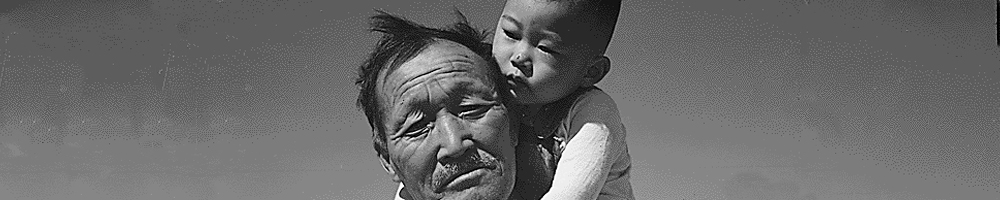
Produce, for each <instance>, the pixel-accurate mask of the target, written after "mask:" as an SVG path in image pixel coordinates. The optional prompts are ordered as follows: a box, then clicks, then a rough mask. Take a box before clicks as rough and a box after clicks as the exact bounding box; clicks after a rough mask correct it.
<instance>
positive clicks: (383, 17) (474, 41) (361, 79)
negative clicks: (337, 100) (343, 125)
mask: <svg viewBox="0 0 1000 200" xmlns="http://www.w3.org/2000/svg"><path fill="white" fill-rule="evenodd" d="M376 12H378V13H377V14H376V15H375V16H372V17H371V18H370V19H371V21H370V26H371V29H370V30H371V31H373V32H380V33H382V38H381V39H379V41H378V43H377V44H376V45H375V49H374V50H373V51H372V53H371V54H369V55H368V58H367V59H366V60H365V61H364V63H363V64H361V66H360V67H359V68H358V79H357V80H355V84H357V85H358V87H359V88H360V90H361V91H360V93H359V94H358V107H360V108H361V109H362V110H363V111H364V112H365V116H366V117H367V118H368V124H369V125H371V127H372V130H373V132H374V133H373V134H372V137H373V138H372V139H373V141H374V144H373V145H374V147H375V152H377V153H378V155H379V157H381V158H382V159H385V160H386V161H388V159H389V157H388V150H387V147H386V136H385V131H386V130H385V126H384V125H383V124H384V120H385V117H384V116H382V114H383V111H384V110H383V109H385V108H384V107H383V105H380V103H379V99H378V98H379V94H378V92H379V90H378V88H376V87H377V86H378V83H377V82H378V79H379V75H380V74H382V73H385V74H390V73H392V72H393V71H395V70H396V69H397V68H399V66H400V65H402V64H403V63H405V62H406V61H409V60H410V59H412V58H413V57H415V56H416V55H417V54H418V53H420V52H421V51H423V50H424V49H425V48H426V47H427V46H428V45H430V44H432V43H433V42H434V40H435V39H443V40H449V41H453V42H456V43H459V44H461V45H463V46H465V47H467V48H469V49H470V50H472V52H475V53H476V54H478V55H479V56H480V57H482V58H483V59H484V60H486V61H487V62H488V63H489V64H490V65H491V66H495V65H496V64H495V63H496V60H494V59H493V56H492V55H493V53H492V47H491V46H490V44H488V43H485V42H484V41H485V39H486V37H487V36H488V34H489V32H487V31H480V30H476V29H475V28H472V26H470V25H469V22H468V21H467V20H466V19H465V16H464V15H462V13H461V12H459V11H458V10H455V14H456V15H458V18H459V21H458V22H456V23H454V24H452V25H451V26H449V27H445V28H441V29H438V28H429V27H426V26H422V25H420V24H417V23H414V22H413V21H409V20H406V19H403V18H400V17H397V16H395V15H392V14H388V13H386V12H384V11H379V10H376ZM489 68H491V69H487V70H488V72H491V73H495V75H491V78H494V79H496V80H493V83H494V84H496V85H497V86H498V88H497V89H500V88H503V86H505V85H504V84H499V83H505V82H503V80H502V78H503V76H501V75H500V72H499V68H497V67H489ZM500 91H505V90H500ZM501 93H502V92H501Z"/></svg>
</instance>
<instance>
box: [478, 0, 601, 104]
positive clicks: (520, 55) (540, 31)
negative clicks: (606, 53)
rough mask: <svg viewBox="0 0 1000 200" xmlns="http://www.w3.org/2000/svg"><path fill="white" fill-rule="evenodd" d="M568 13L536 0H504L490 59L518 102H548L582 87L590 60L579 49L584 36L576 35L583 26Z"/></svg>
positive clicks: (582, 47) (583, 48)
mask: <svg viewBox="0 0 1000 200" xmlns="http://www.w3.org/2000/svg"><path fill="white" fill-rule="evenodd" d="M568 11H569V10H568V8H567V7H566V6H565V5H562V4H560V3H549V2H544V1H536V0H509V1H507V5H506V6H504V9H503V14H502V15H501V17H500V21H499V22H498V23H497V29H496V32H495V34H494V37H493V55H494V56H495V57H496V59H497V63H499V64H500V68H501V71H502V72H503V73H504V74H505V75H507V78H508V82H509V83H511V84H513V92H514V95H515V96H516V97H517V100H518V102H519V103H522V104H544V103H550V102H554V101H556V100H559V99H560V98H562V97H564V96H566V95H568V94H569V93H571V92H573V90H575V89H577V88H578V87H580V86H581V85H582V84H583V83H584V81H583V78H584V77H583V76H584V74H585V73H586V71H587V70H588V68H589V66H590V65H589V64H590V63H589V62H591V61H592V60H593V59H592V58H591V57H593V56H589V54H587V53H586V52H587V51H586V48H585V46H586V45H581V44H584V43H585V41H586V40H585V38H581V36H582V35H586V34H584V33H582V32H580V31H587V30H586V29H587V28H588V27H585V24H581V23H578V22H575V21H582V20H579V19H575V17H573V16H572V15H571V14H569V12H568ZM580 25H584V26H580ZM574 36H576V37H574Z"/></svg>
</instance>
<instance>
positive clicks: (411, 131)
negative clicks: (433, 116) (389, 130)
mask: <svg viewBox="0 0 1000 200" xmlns="http://www.w3.org/2000/svg"><path fill="white" fill-rule="evenodd" d="M431 129H434V123H430V121H429V120H420V121H418V122H417V123H414V124H411V125H410V126H409V127H408V128H406V130H405V131H403V136H406V137H417V136H421V135H424V134H426V133H427V132H430V131H431Z"/></svg>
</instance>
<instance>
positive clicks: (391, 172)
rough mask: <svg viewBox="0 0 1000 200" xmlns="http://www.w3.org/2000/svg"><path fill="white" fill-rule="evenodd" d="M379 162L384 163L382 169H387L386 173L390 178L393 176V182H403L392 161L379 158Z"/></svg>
mask: <svg viewBox="0 0 1000 200" xmlns="http://www.w3.org/2000/svg"><path fill="white" fill-rule="evenodd" d="M378 161H379V162H381V163H382V168H384V169H385V172H386V173H389V176H392V181H393V182H397V183H399V182H402V181H403V180H402V179H400V178H399V174H396V168H395V167H393V165H392V161H390V160H389V158H386V157H382V156H379V159H378Z"/></svg>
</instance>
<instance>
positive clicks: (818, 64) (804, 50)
mask: <svg viewBox="0 0 1000 200" xmlns="http://www.w3.org/2000/svg"><path fill="white" fill-rule="evenodd" d="M502 7H503V2H502V1H458V0H455V1H440V0H437V1H423V2H399V1H382V0H368V1H352V2H349V3H343V2H335V1H298V0H287V1H270V0H268V1H250V0H247V1H236V0H189V1H165V0H83V1H77V0H37V1H24V0H13V1H10V0H8V1H4V2H3V3H0V40H3V43H0V199H388V198H390V197H391V195H392V192H393V190H394V189H395V186H396V184H395V183H393V182H392V181H391V180H390V178H389V176H388V175H386V174H385V173H384V172H383V169H382V168H381V167H380V165H379V162H378V161H377V158H376V156H375V152H374V150H373V149H372V145H371V139H370V134H371V133H370V128H369V126H368V125H367V124H366V123H365V119H364V115H363V114H362V112H361V111H360V110H358V109H357V108H356V107H355V105H354V102H355V98H356V95H357V88H356V87H355V86H354V85H353V78H354V77H355V76H356V74H355V69H356V66H357V65H359V64H360V63H361V61H362V59H363V58H364V56H365V55H366V54H367V53H369V52H370V51H371V49H372V45H373V44H374V42H375V40H376V39H377V37H378V34H375V33H370V32H367V31H366V28H367V17H369V16H371V15H373V14H374V13H375V12H374V9H383V10H385V11H387V12H390V13H395V14H398V15H401V16H404V17H407V18H409V19H412V20H414V21H417V22H420V23H424V24H427V25H430V26H442V25H446V24H448V23H451V22H454V21H455V19H456V18H455V17H454V16H453V15H452V14H451V12H452V9H453V8H458V9H459V10H461V11H463V12H464V13H465V14H466V15H467V17H468V18H469V20H470V21H471V22H472V24H473V25H475V26H477V27H479V28H484V29H489V30H492V29H493V27H494V26H495V23H496V21H497V18H498V16H499V14H500V12H501V8H502ZM995 8H996V2H995V1H981V0H958V1H897V0H876V1H818V0H784V1H739V0H727V1H721V0H706V1H689V0H674V1H639V0H625V1H624V5H623V8H622V13H621V17H620V20H619V23H618V26H617V31H616V32H615V36H614V37H615V38H614V40H613V41H612V44H611V47H610V49H609V51H608V56H609V57H610V58H611V60H612V66H613V67H612V69H611V72H610V74H608V76H607V77H606V78H605V79H604V80H603V81H602V82H601V83H599V84H598V85H599V86H600V87H602V88H603V89H605V91H606V92H607V93H609V94H610V95H611V96H612V97H613V98H614V99H615V100H616V101H617V103H618V107H619V110H620V112H621V117H622V120H623V122H624V123H625V126H626V127H627V130H628V145H629V148H630V149H629V151H630V153H631V156H632V160H633V168H632V169H633V170H634V171H633V172H632V173H633V176H632V179H631V181H632V186H633V189H634V191H635V196H636V198H637V199H795V200H818V199H996V198H997V197H998V196H1000V175H998V174H1000V173H998V170H1000V168H998V167H997V166H1000V135H998V133H1000V122H998V121H1000V68H998V67H997V66H1000V54H998V53H1000V49H998V47H997V43H996V39H997V38H996V33H997V32H996V9H995Z"/></svg>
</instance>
